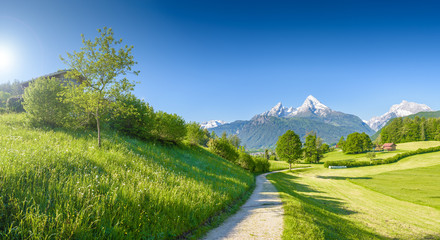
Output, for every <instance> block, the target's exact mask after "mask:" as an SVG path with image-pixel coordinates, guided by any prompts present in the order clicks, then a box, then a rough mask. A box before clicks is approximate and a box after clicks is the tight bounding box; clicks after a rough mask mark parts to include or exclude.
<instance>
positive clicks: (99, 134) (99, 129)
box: [96, 111, 101, 148]
mask: <svg viewBox="0 0 440 240" xmlns="http://www.w3.org/2000/svg"><path fill="white" fill-rule="evenodd" d="M96 127H97V128H98V147H99V148H100V147H101V126H100V125H99V113H98V111H96Z"/></svg>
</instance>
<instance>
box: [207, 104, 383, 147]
mask: <svg viewBox="0 0 440 240" xmlns="http://www.w3.org/2000/svg"><path fill="white" fill-rule="evenodd" d="M289 129H290V130H293V131H295V133H297V134H298V135H299V136H300V137H301V139H302V140H304V136H305V135H306V134H307V133H308V132H310V131H315V132H317V134H318V136H320V137H321V138H322V139H323V140H324V142H327V143H336V142H337V141H338V140H339V138H340V137H341V136H346V135H348V134H350V133H353V132H365V133H367V134H369V135H371V134H373V133H374V131H373V130H372V129H371V128H370V127H369V126H368V125H367V124H366V123H364V122H363V121H362V120H361V119H360V118H359V117H357V116H355V115H351V114H346V113H342V112H338V111H334V110H332V109H330V108H329V107H327V106H325V105H324V104H322V103H321V102H319V101H318V100H317V99H316V98H315V97H313V96H309V97H307V99H306V100H305V101H304V103H303V104H302V105H301V106H300V107H298V108H292V107H290V108H286V107H283V105H282V104H281V103H278V104H277V105H276V106H274V107H273V108H272V109H270V110H269V111H266V112H264V113H262V114H258V115H256V116H254V117H253V118H252V119H251V120H248V121H235V122H232V123H228V124H224V125H221V126H218V127H215V128H211V129H210V130H213V131H214V132H215V133H216V134H217V135H221V134H222V133H223V132H226V133H227V134H237V135H238V137H239V138H240V139H241V141H242V145H245V146H246V148H247V149H262V148H274V147H275V144H276V141H277V140H278V137H279V136H281V135H282V134H284V133H285V132H286V131H287V130H289Z"/></svg>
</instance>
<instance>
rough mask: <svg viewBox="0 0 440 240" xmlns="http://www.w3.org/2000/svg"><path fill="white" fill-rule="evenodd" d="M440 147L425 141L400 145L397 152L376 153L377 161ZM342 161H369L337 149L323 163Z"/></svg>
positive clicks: (361, 155) (361, 156)
mask: <svg viewBox="0 0 440 240" xmlns="http://www.w3.org/2000/svg"><path fill="white" fill-rule="evenodd" d="M436 146H440V141H425V142H410V143H398V144H397V149H396V151H391V152H376V158H375V159H377V160H378V159H385V158H388V157H392V156H394V155H396V154H399V153H403V152H407V151H413V150H417V149H419V148H430V147H436ZM340 160H356V161H367V160H368V161H369V160H370V159H368V158H367V157H366V153H360V154H345V153H343V152H342V151H341V150H339V149H337V150H335V151H333V152H329V153H326V154H325V155H324V158H323V159H322V162H325V161H340Z"/></svg>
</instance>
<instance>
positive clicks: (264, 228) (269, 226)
mask: <svg viewBox="0 0 440 240" xmlns="http://www.w3.org/2000/svg"><path fill="white" fill-rule="evenodd" d="M275 172H279V171H275ZM275 172H270V173H275ZM270 173H265V174H261V175H259V176H257V178H256V187H255V190H254V192H253V193H252V195H251V197H250V198H249V200H248V201H247V202H246V203H245V204H244V205H243V206H242V207H241V209H240V210H239V211H238V212H237V213H236V214H234V215H233V216H231V217H230V218H228V219H227V220H226V221H225V222H224V223H223V224H222V225H220V226H219V227H218V228H215V229H213V230H211V231H210V232H209V233H208V234H207V235H206V236H205V238H204V239H207V240H211V239H240V240H242V239H281V235H282V233H283V215H284V210H283V206H282V203H281V199H280V197H279V193H278V191H277V190H276V188H275V187H274V185H273V184H272V183H270V182H269V180H267V179H266V175H267V174H270Z"/></svg>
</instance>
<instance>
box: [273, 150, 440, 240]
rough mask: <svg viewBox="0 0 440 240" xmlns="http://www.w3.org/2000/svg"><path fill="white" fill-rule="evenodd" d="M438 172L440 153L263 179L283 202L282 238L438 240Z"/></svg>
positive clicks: (292, 173)
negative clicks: (283, 226)
mask: <svg viewBox="0 0 440 240" xmlns="http://www.w3.org/2000/svg"><path fill="white" fill-rule="evenodd" d="M438 144H439V142H416V143H405V144H398V148H399V146H400V151H410V150H414V149H418V148H426V147H432V146H436V145H438ZM332 154H333V155H336V154H334V153H330V154H329V155H332ZM386 154H393V153H391V152H390V153H386ZM333 157H335V156H333ZM324 160H325V158H324ZM335 160H336V159H335ZM439 172H440V153H439V152H435V153H426V154H419V155H415V156H411V157H407V158H404V159H402V160H400V161H398V162H396V163H392V164H385V165H379V166H368V167H361V168H348V169H326V168H323V167H322V165H314V166H313V167H312V168H311V169H301V170H295V171H292V172H281V173H275V174H271V175H268V176H267V178H268V179H269V180H270V181H271V182H272V183H274V184H275V186H276V188H277V189H278V190H279V192H280V195H281V198H282V201H283V203H284V210H285V219H284V223H285V228H284V233H283V239H440V234H439V233H440V208H439V205H440V197H439V192H440V184H439V182H440V174H438V173H439Z"/></svg>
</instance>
